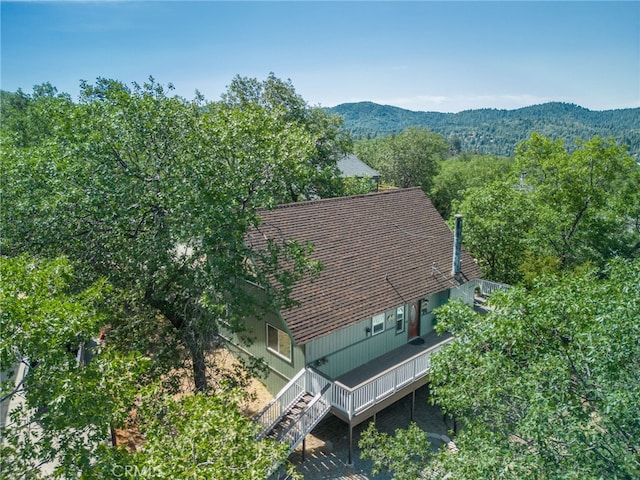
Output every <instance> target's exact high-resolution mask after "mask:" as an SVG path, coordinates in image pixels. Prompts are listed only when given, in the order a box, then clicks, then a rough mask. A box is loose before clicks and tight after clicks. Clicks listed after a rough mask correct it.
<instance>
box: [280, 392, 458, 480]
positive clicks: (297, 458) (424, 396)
mask: <svg viewBox="0 0 640 480" xmlns="http://www.w3.org/2000/svg"><path fill="white" fill-rule="evenodd" d="M428 396H429V389H428V385H425V386H424V387H421V388H419V389H418V390H416V402H415V411H414V414H413V421H415V422H416V423H417V424H418V426H419V427H420V428H422V429H423V430H425V431H426V432H428V433H433V434H438V435H447V434H448V433H449V432H450V430H451V429H452V428H453V423H452V422H451V420H450V419H449V420H448V421H445V419H444V417H443V415H442V411H441V410H440V408H439V407H437V406H432V405H431V404H430V403H429V402H428ZM411 404H412V398H411V395H408V396H406V397H404V398H403V399H401V400H399V401H398V402H396V403H394V404H393V405H390V406H389V407H387V408H385V409H384V410H382V411H381V412H378V414H377V415H376V426H377V428H378V430H380V431H382V432H385V433H388V434H393V433H394V431H395V430H396V429H398V428H406V427H408V426H409V423H410V422H411ZM372 421H373V417H372V418H371V419H369V420H367V421H365V422H363V423H361V424H360V425H358V426H357V427H354V429H353V465H347V461H348V458H349V426H348V425H347V424H346V423H344V422H343V421H342V420H340V419H338V418H337V417H334V416H333V415H328V416H327V417H326V418H325V419H324V420H322V421H321V422H320V423H319V424H318V426H317V427H316V428H315V429H314V430H313V432H311V434H310V435H308V436H307V439H306V441H305V453H304V459H303V455H302V446H299V447H298V448H297V449H296V450H295V451H294V452H293V453H292V454H291V456H290V457H289V460H290V461H291V462H292V463H293V464H294V465H295V466H296V470H297V471H298V472H300V473H301V474H302V475H304V478H305V480H329V479H331V480H342V479H349V480H387V479H391V478H392V476H391V475H390V474H388V473H386V472H385V473H382V474H378V475H373V474H372V473H371V462H370V461H369V460H363V459H361V458H360V449H359V448H358V442H359V440H360V435H361V433H362V432H363V431H364V430H365V429H366V428H367V426H368V425H369V423H370V422H372ZM441 443H442V442H439V441H437V440H434V441H433V442H432V445H433V446H434V447H435V448H437V447H439V446H440V444H441Z"/></svg>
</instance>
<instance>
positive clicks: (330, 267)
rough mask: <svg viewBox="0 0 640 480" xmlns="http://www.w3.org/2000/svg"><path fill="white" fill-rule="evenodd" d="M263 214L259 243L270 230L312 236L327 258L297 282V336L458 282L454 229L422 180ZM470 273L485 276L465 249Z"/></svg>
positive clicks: (293, 325) (309, 336)
mask: <svg viewBox="0 0 640 480" xmlns="http://www.w3.org/2000/svg"><path fill="white" fill-rule="evenodd" d="M260 217H261V219H262V225H261V226H260V233H258V232H252V233H251V234H250V238H249V241H250V243H251V244H253V245H259V244H260V242H261V241H262V240H261V238H260V237H262V235H263V234H266V235H267V236H269V237H272V238H274V239H277V238H286V239H296V240H299V241H301V242H305V241H310V242H311V243H312V244H313V246H314V252H313V253H312V254H311V257H312V258H313V259H315V260H319V261H320V262H321V263H322V266H323V270H322V271H321V272H320V276H319V277H318V278H317V279H315V280H314V281H313V282H309V281H304V282H301V283H299V284H298V285H296V286H295V287H294V289H293V292H292V297H293V298H294V299H295V300H297V301H298V302H300V304H299V305H296V306H294V307H292V308H290V309H288V310H285V311H283V312H282V316H283V317H284V319H285V321H286V322H287V325H288V327H289V330H290V332H291V334H292V335H293V338H294V341H295V342H296V343H297V344H305V343H307V342H309V341H311V340H313V339H314V338H317V337H320V336H323V335H327V334H329V333H331V332H333V331H335V330H338V329H341V328H344V327H346V326H348V325H350V324H352V323H356V322H358V321H360V320H363V319H365V318H369V317H372V316H374V315H377V314H379V313H382V312H384V311H385V310H388V309H390V308H393V307H395V306H398V305H401V304H402V303H405V302H410V301H413V300H417V299H419V298H421V297H424V296H425V295H430V294H432V293H436V292H439V291H442V290H446V289H448V288H450V287H451V286H453V285H454V284H455V283H454V282H455V280H454V278H453V277H452V275H451V260H452V252H453V234H452V232H451V230H450V229H449V227H448V226H447V224H446V223H445V222H444V220H443V219H442V217H441V216H440V214H439V213H438V212H437V210H436V209H435V208H434V206H433V205H432V203H431V201H430V200H429V199H428V198H427V196H426V195H425V194H424V192H423V191H422V190H421V189H420V188H410V189H402V190H391V191H386V192H381V193H374V194H369V195H359V196H354V197H339V198H331V199H325V200H315V201H309V202H300V203H292V204H287V205H281V206H279V207H276V208H275V209H273V210H263V211H261V212H260ZM463 230H464V229H463ZM462 274H463V276H464V277H465V278H466V279H469V280H470V279H473V278H478V277H480V276H481V271H480V268H479V267H478V266H477V264H476V262H475V261H474V260H473V259H472V258H471V257H470V256H469V255H468V254H467V253H466V252H464V251H463V252H462Z"/></svg>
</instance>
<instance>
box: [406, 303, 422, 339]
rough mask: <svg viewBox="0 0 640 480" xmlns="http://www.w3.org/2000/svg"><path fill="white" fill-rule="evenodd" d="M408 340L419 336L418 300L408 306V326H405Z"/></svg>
mask: <svg viewBox="0 0 640 480" xmlns="http://www.w3.org/2000/svg"><path fill="white" fill-rule="evenodd" d="M407 331H408V332H409V333H408V337H409V340H411V339H412V338H415V337H418V336H420V310H419V309H418V302H414V303H412V304H411V305H410V306H409V328H407Z"/></svg>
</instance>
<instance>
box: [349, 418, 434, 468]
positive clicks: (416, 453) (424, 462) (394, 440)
mask: <svg viewBox="0 0 640 480" xmlns="http://www.w3.org/2000/svg"><path fill="white" fill-rule="evenodd" d="M358 445H359V447H360V448H361V449H362V453H361V456H362V458H365V459H366V458H370V459H371V460H372V461H373V469H372V473H373V474H374V475H375V474H378V473H381V472H383V471H385V470H386V471H390V472H392V473H393V478H394V479H396V480H412V479H416V478H421V476H422V475H423V473H424V472H425V471H427V469H428V464H429V462H430V461H431V459H432V458H433V452H432V449H431V443H430V442H429V439H428V436H427V432H425V431H424V430H421V429H420V427H418V426H417V425H416V424H415V423H411V424H410V425H409V427H408V428H407V429H402V428H398V429H396V431H395V432H394V435H388V434H386V433H381V432H379V431H378V430H377V429H376V428H375V424H374V423H371V424H370V425H369V426H368V427H367V429H366V430H365V431H364V432H362V436H361V439H360V442H359V443H358Z"/></svg>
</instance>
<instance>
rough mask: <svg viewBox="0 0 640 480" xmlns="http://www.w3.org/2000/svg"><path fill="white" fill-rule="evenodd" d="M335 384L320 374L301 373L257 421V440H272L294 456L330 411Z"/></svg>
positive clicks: (310, 371) (281, 391)
mask: <svg viewBox="0 0 640 480" xmlns="http://www.w3.org/2000/svg"><path fill="white" fill-rule="evenodd" d="M332 388H333V383H332V382H331V380H329V379H327V378H326V377H324V376H323V375H322V374H320V373H319V372H317V371H314V370H312V369H309V368H305V369H303V370H301V371H300V372H299V373H298V374H297V375H296V376H295V377H294V378H293V379H292V380H291V381H290V382H289V383H288V384H287V385H286V386H285V387H284V388H283V389H282V390H280V392H279V393H278V395H276V397H275V398H274V399H273V400H272V401H271V402H269V404H268V405H267V406H266V407H265V408H264V409H263V410H262V411H261V412H260V413H259V414H258V415H256V417H255V418H254V421H255V422H256V423H258V424H260V425H261V426H262V428H261V430H260V432H259V433H258V435H257V436H256V439H258V440H259V439H262V438H271V439H273V440H276V441H279V442H283V443H286V444H288V445H289V451H290V452H292V451H293V450H294V449H295V448H296V447H297V446H298V445H299V444H300V443H301V442H302V440H304V437H305V436H306V435H307V434H309V433H310V432H311V430H313V428H314V427H315V426H316V425H317V424H318V423H319V422H320V420H322V419H323V418H324V417H325V415H326V414H327V413H329V410H331V395H332Z"/></svg>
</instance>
